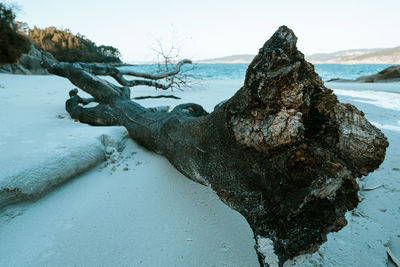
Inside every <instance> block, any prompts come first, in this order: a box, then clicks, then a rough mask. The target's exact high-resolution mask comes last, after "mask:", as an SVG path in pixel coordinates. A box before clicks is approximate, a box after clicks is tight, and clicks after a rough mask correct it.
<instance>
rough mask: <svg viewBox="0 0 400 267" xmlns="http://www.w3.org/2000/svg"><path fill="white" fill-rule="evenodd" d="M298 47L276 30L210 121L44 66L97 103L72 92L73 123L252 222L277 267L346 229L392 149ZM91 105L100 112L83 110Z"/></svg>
mask: <svg viewBox="0 0 400 267" xmlns="http://www.w3.org/2000/svg"><path fill="white" fill-rule="evenodd" d="M296 41H297V38H296V36H295V35H294V33H293V32H292V31H291V30H290V29H288V28H287V27H285V26H282V27H280V28H279V29H278V30H277V31H276V32H275V34H274V35H273V36H272V37H271V39H270V40H268V41H267V42H266V43H265V44H264V46H263V47H262V48H261V49H260V51H259V54H258V55H257V56H256V57H255V58H254V59H253V61H252V63H251V64H250V66H249V67H248V69H247V73H246V79H245V82H244V85H243V87H242V88H241V89H240V90H239V91H238V92H237V93H236V94H235V95H234V96H233V97H232V98H231V99H229V100H228V101H226V102H225V103H223V104H222V105H219V106H217V107H216V108H215V110H214V111H213V112H212V113H210V114H208V113H207V112H205V111H204V110H203V108H202V107H201V106H199V105H196V104H184V105H179V106H177V107H175V108H174V109H173V110H172V111H171V112H159V111H157V110H154V109H147V108H144V107H142V106H140V105H139V104H137V103H135V102H133V101H131V99H130V90H129V88H128V87H126V86H125V87H118V86H116V85H113V84H111V83H109V82H107V81H105V80H102V79H100V78H98V77H97V76H95V74H102V75H104V74H109V75H114V76H115V75H116V74H115V73H113V70H108V71H99V70H96V68H94V67H93V66H92V67H90V68H88V67H85V66H84V65H82V64H70V63H56V62H49V61H47V62H45V65H46V66H47V68H48V70H49V71H50V72H51V73H53V74H56V75H60V76H63V77H66V78H68V79H69V80H70V81H71V82H72V83H74V84H75V85H76V86H78V87H79V88H81V89H82V90H84V91H86V92H87V93H89V94H91V95H92V96H93V97H94V98H93V99H82V98H80V97H79V96H78V95H77V91H72V92H71V94H70V95H71V98H70V99H69V100H68V101H67V104H66V107H67V110H68V112H69V113H70V114H71V117H72V118H74V119H78V120H80V121H81V122H84V123H89V124H92V125H123V126H125V127H126V128H127V129H128V131H129V134H130V136H131V138H133V139H134V140H135V141H136V142H138V143H139V144H141V145H143V146H144V147H146V148H147V149H149V150H151V151H154V152H156V153H158V154H161V155H164V156H165V157H166V158H168V160H169V161H170V162H171V164H173V165H174V166H175V167H176V168H177V169H178V170H179V171H180V172H182V173H183V174H184V175H186V176H187V177H188V178H190V179H192V180H194V181H197V182H199V183H201V184H204V185H209V186H211V188H212V189H213V190H214V191H215V192H216V193H217V194H218V196H219V197H220V199H221V200H222V201H223V202H225V203H226V204H227V205H229V206H230V207H231V208H233V209H235V210H237V211H238V212H240V213H241V214H242V215H243V216H244V217H245V218H246V219H247V221H248V223H249V225H250V227H251V228H252V230H253V232H254V236H255V239H256V242H257V245H256V248H257V253H258V256H259V261H260V264H261V265H263V266H278V265H279V266H281V265H283V263H284V262H285V261H286V260H287V259H290V258H292V257H294V256H297V255H300V254H303V253H309V252H314V251H316V250H317V249H318V247H319V245H320V244H322V243H323V242H324V241H325V240H326V235H327V234H328V233H329V232H332V231H338V230H340V229H341V228H342V227H344V226H345V225H346V220H345V217H344V214H345V212H346V211H348V210H351V209H354V208H355V207H356V206H357V204H358V201H359V200H358V195H357V192H358V190H359V188H358V185H357V183H356V180H355V179H356V178H357V177H360V176H361V175H366V174H368V173H369V172H372V171H373V170H375V169H376V168H378V166H379V165H380V164H381V163H382V161H383V160H384V157H385V150H386V147H387V146H388V142H387V141H386V138H385V136H384V135H383V134H382V133H381V132H380V131H379V130H378V129H377V128H376V127H374V126H373V125H371V124H370V123H369V122H368V121H367V120H366V119H365V117H364V114H363V113H362V112H361V111H359V110H358V109H357V108H355V107H354V106H352V105H350V104H342V103H340V102H338V100H337V98H336V96H335V95H334V94H333V93H332V91H331V90H329V89H327V88H325V87H324V84H323V82H322V81H321V79H320V78H319V76H318V75H317V74H316V73H315V71H314V67H313V65H312V64H310V63H308V62H306V61H305V60H304V55H303V54H302V53H301V52H299V51H298V50H297V48H296ZM118 77H119V76H118ZM120 80H122V81H124V80H123V79H121V77H120ZM125 84H128V83H127V82H126V81H125ZM92 101H95V102H98V103H99V105H98V106H96V107H93V108H85V107H83V106H81V105H80V103H81V104H86V103H88V102H92Z"/></svg>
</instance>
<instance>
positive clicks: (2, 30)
mask: <svg viewBox="0 0 400 267" xmlns="http://www.w3.org/2000/svg"><path fill="white" fill-rule="evenodd" d="M17 30H18V29H17V26H16V24H15V14H14V12H13V10H12V8H9V7H7V6H5V5H4V4H3V3H0V63H10V64H12V63H15V62H16V61H17V60H18V59H19V57H20V56H21V55H22V54H23V53H27V52H28V51H29V48H30V42H29V40H28V39H27V38H26V37H25V36H23V35H21V34H19V33H18V32H17Z"/></svg>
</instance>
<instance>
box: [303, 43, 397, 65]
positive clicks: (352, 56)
mask: <svg viewBox="0 0 400 267" xmlns="http://www.w3.org/2000/svg"><path fill="white" fill-rule="evenodd" d="M306 59H307V60H308V61H309V62H311V63H313V64H324V63H339V64H400V46H398V47H394V48H372V49H352V50H342V51H337V52H333V53H319V54H312V55H308V56H306Z"/></svg>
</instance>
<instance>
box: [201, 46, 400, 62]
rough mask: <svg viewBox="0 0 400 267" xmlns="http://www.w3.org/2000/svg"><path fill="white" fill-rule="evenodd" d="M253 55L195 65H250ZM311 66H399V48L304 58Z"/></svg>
mask: <svg viewBox="0 0 400 267" xmlns="http://www.w3.org/2000/svg"><path fill="white" fill-rule="evenodd" d="M254 57H255V55H251V54H242V55H232V56H226V57H218V58H210V59H202V60H196V63H208V64H218V63H219V64H235V63H250V62H251V61H252V60H253V58H254ZM306 59H307V61H309V62H311V63H313V64H327V63H331V64H400V46H398V47H394V48H370V49H351V50H341V51H337V52H333V53H317V54H311V55H307V56H306Z"/></svg>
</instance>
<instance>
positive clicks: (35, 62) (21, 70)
mask: <svg viewBox="0 0 400 267" xmlns="http://www.w3.org/2000/svg"><path fill="white" fill-rule="evenodd" d="M43 56H44V57H46V58H49V59H50V60H56V59H55V58H54V57H53V55H52V54H50V53H49V52H44V51H39V50H37V49H36V48H35V47H34V46H31V49H30V50H29V52H28V54H23V55H22V56H21V57H20V58H19V59H18V61H17V63H15V64H0V73H12V74H27V75H29V74H36V75H46V74H49V72H48V71H47V69H45V68H43V67H42V65H41V62H42V57H43Z"/></svg>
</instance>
